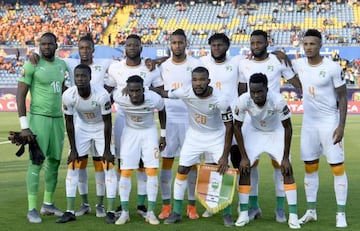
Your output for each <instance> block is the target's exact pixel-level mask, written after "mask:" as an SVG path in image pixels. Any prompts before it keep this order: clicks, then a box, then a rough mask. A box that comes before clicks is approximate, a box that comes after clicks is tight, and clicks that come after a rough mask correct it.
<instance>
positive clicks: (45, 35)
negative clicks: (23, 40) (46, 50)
mask: <svg viewBox="0 0 360 231" xmlns="http://www.w3.org/2000/svg"><path fill="white" fill-rule="evenodd" d="M44 37H52V38H53V39H54V40H55V43H57V38H56V35H55V34H54V33H51V32H45V33H44V34H42V35H41V37H40V39H42V38H44Z"/></svg>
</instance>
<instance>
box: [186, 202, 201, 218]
mask: <svg viewBox="0 0 360 231" xmlns="http://www.w3.org/2000/svg"><path fill="white" fill-rule="evenodd" d="M186 215H187V216H188V217H189V218H190V219H191V220H196V219H199V214H198V213H197V211H196V206H195V205H188V206H187V207H186Z"/></svg>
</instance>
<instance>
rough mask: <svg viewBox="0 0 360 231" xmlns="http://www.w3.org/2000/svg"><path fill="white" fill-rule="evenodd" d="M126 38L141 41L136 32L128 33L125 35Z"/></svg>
mask: <svg viewBox="0 0 360 231" xmlns="http://www.w3.org/2000/svg"><path fill="white" fill-rule="evenodd" d="M128 39H136V40H139V41H140V42H141V37H140V36H139V35H137V34H130V35H128V36H127V37H126V40H128Z"/></svg>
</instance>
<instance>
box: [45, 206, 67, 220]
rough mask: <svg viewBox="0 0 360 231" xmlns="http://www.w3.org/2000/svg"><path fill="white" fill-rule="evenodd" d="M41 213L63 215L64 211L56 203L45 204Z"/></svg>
mask: <svg viewBox="0 0 360 231" xmlns="http://www.w3.org/2000/svg"><path fill="white" fill-rule="evenodd" d="M40 214H41V215H48V216H53V215H55V216H58V217H61V216H62V215H63V214H64V213H63V212H62V211H61V210H60V209H58V208H56V207H55V205H54V204H51V205H47V204H43V205H42V206H41V209H40Z"/></svg>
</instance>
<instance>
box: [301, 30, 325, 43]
mask: <svg viewBox="0 0 360 231" xmlns="http://www.w3.org/2000/svg"><path fill="white" fill-rule="evenodd" d="M306 36H315V37H318V38H319V39H320V41H321V39H322V37H321V33H320V31H318V30H316V29H309V30H307V31H306V32H305V35H304V37H306Z"/></svg>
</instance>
